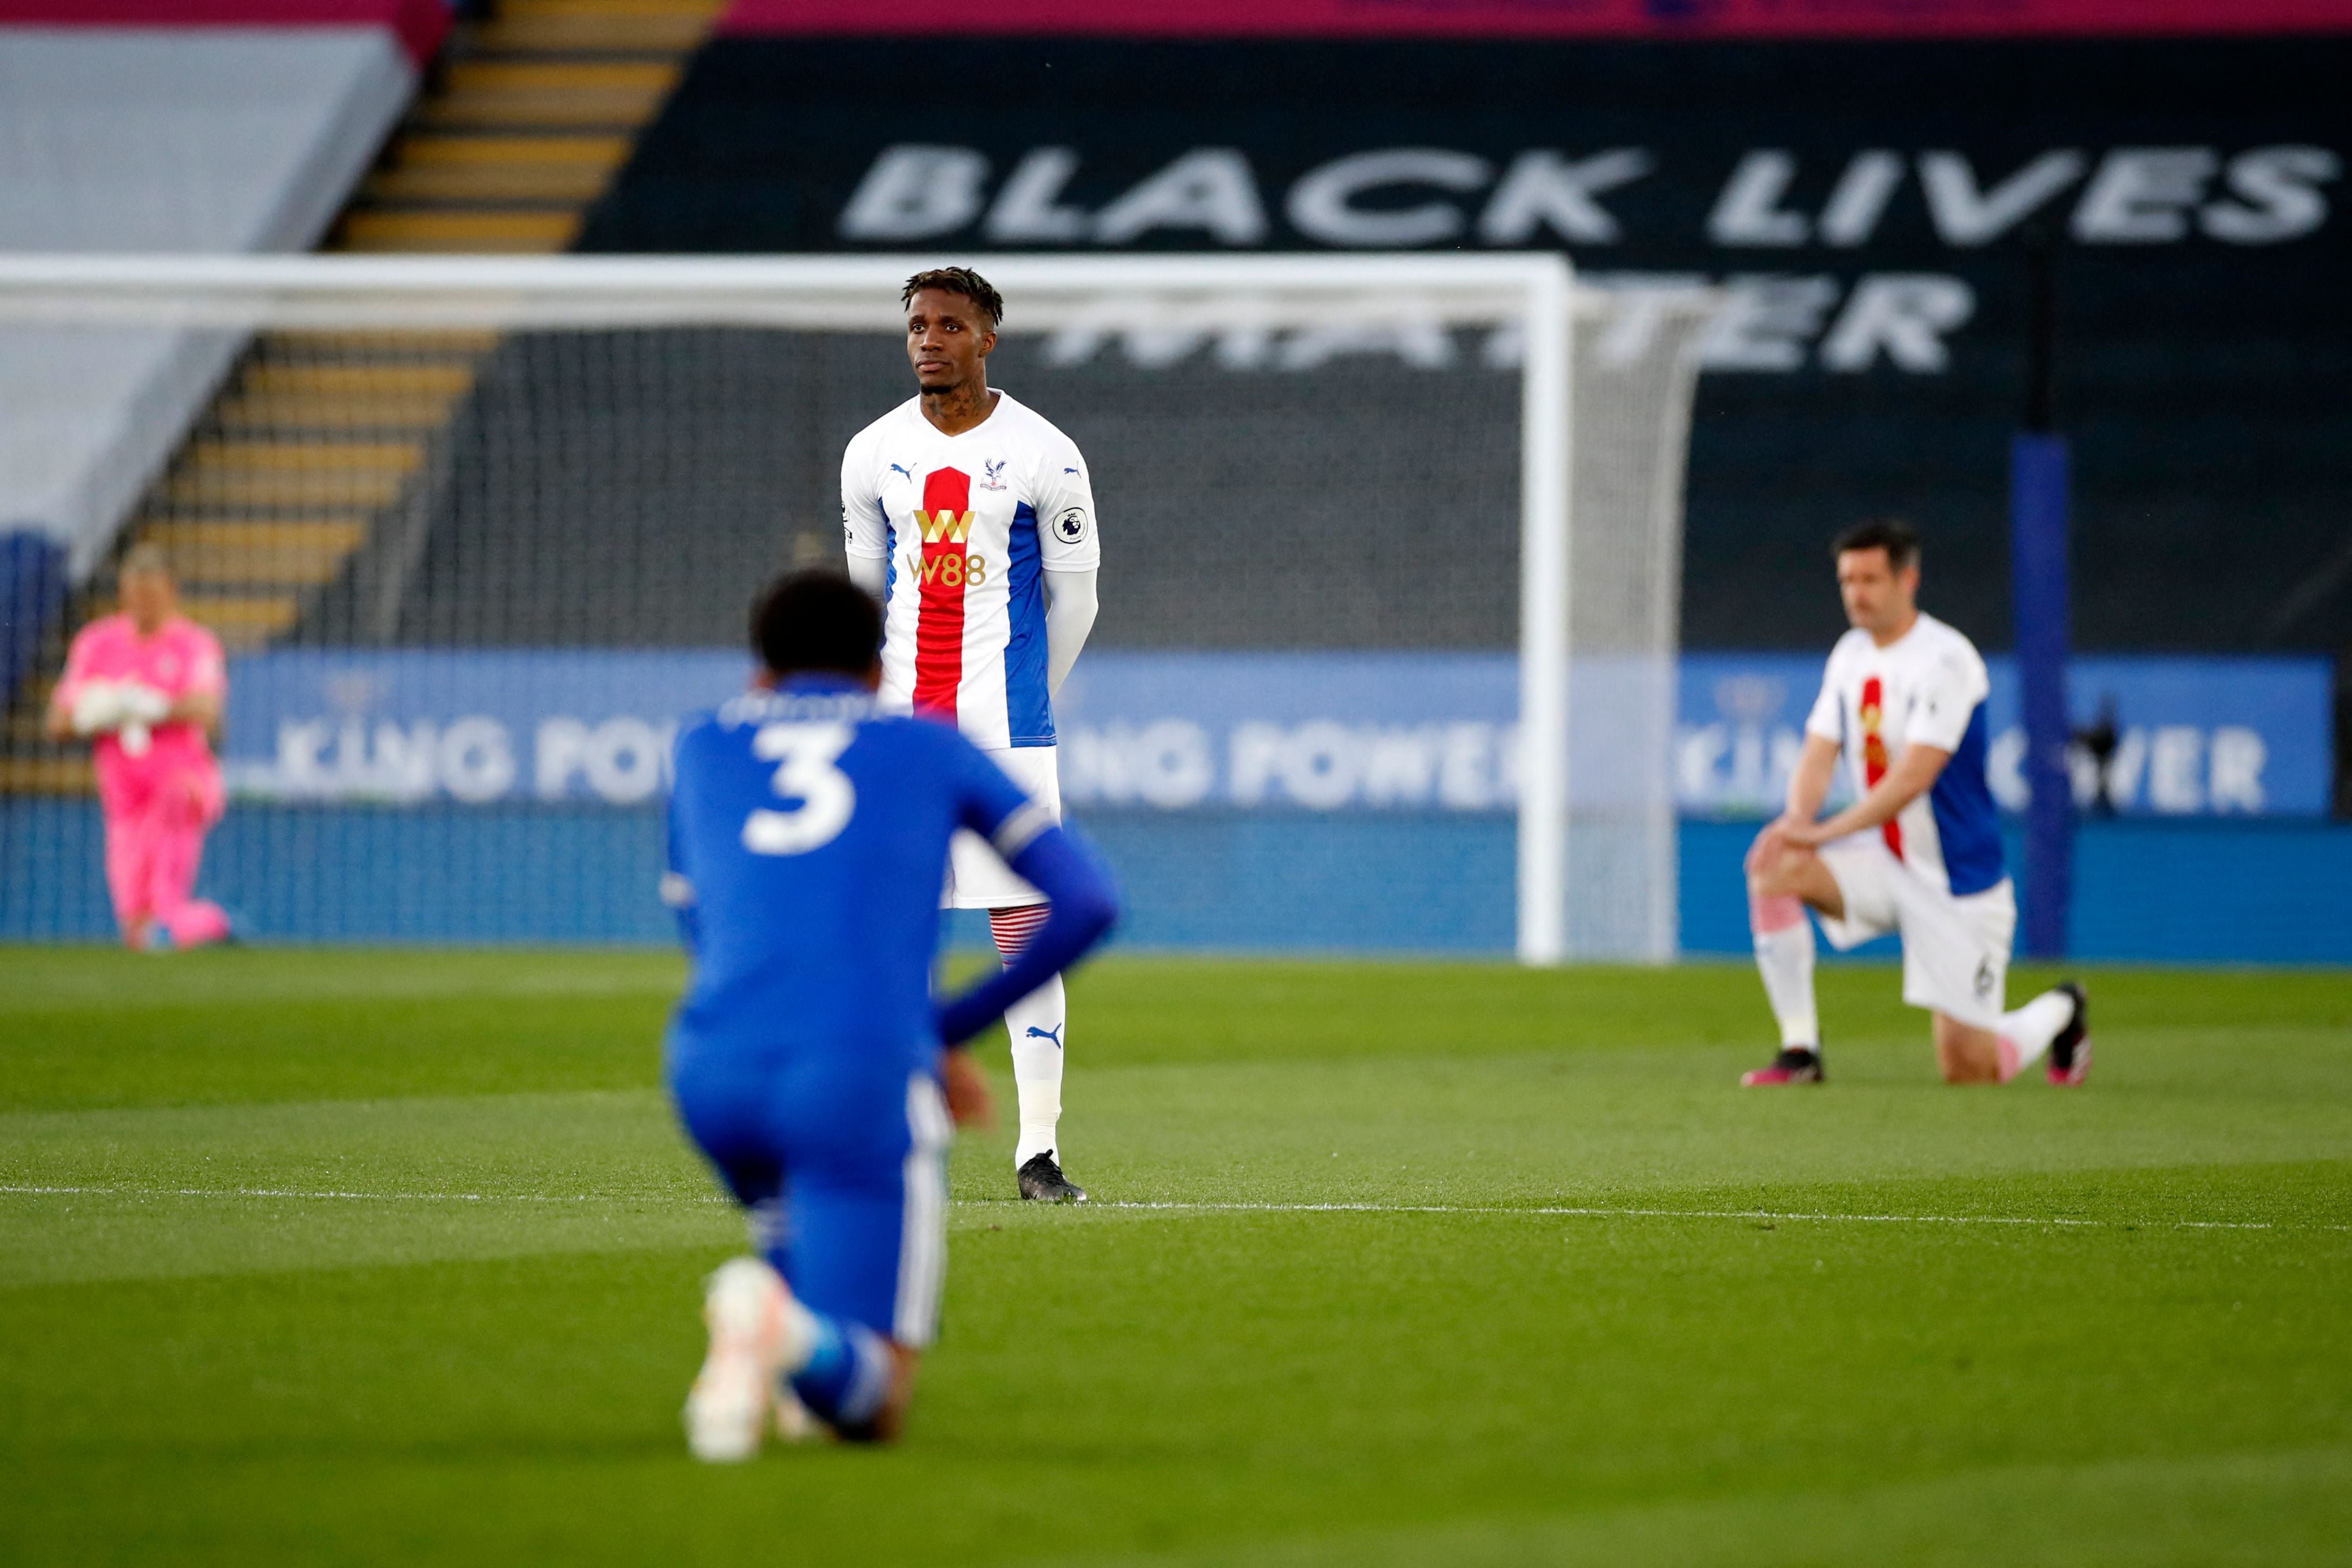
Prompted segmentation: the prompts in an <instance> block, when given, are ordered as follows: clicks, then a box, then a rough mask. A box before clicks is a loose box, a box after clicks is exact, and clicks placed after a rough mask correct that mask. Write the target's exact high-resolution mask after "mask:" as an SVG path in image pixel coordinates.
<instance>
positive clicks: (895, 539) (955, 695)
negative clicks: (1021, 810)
mask: <svg viewBox="0 0 2352 1568" xmlns="http://www.w3.org/2000/svg"><path fill="white" fill-rule="evenodd" d="M899 299H900V302H901V303H902V304H904V305H905V307H906V310H907V358H908V361H909V362H911V363H912V364H913V365H914V369H915V384H916V386H917V388H918V389H919V390H918V391H917V393H916V395H914V396H913V397H911V398H909V399H908V400H907V401H906V402H905V403H902V404H900V405H898V407H896V408H894V409H892V410H891V411H890V412H889V413H887V414H886V415H884V416H882V417H881V418H879V419H877V420H876V421H875V422H874V423H873V424H871V425H869V426H866V428H865V429H863V430H861V431H859V432H858V433H857V435H856V437H855V438H854V439H852V440H851V442H850V443H849V447H848V449H847V450H845V452H843V454H842V457H841V522H842V530H843V532H844V535H845V540H844V544H845V550H846V552H847V554H848V559H849V574H850V575H851V576H852V577H853V578H855V579H856V581H857V583H858V584H860V585H861V586H863V587H864V588H865V589H866V591H867V592H868V593H871V594H873V595H875V596H876V597H877V598H879V599H880V600H881V601H882V606H883V627H884V629H883V639H882V691H881V703H882V706H883V708H884V709H885V710H894V711H898V712H908V711H913V712H919V713H928V714H931V715H933V716H935V717H938V718H940V719H944V720H949V721H953V722H954V723H955V725H956V726H957V727H958V728H959V729H961V731H963V733H964V736H965V738H966V739H968V740H970V741H971V742H972V744H974V745H976V746H978V747H979V748H980V749H981V750H982V751H983V752H987V753H988V755H989V758H990V760H991V761H992V762H994V763H996V764H997V765H998V766H999V767H1001V768H1003V770H1004V772H1005V773H1007V774H1009V775H1010V776H1011V777H1012V779H1013V783H1015V784H1019V785H1020V786H1021V787H1022V788H1023V789H1024V790H1026V791H1028V792H1029V795H1030V797H1031V798H1032V799H1034V800H1036V801H1038V802H1040V803H1042V804H1043V805H1045V807H1046V808H1047V809H1049V810H1050V811H1052V812H1053V814H1054V816H1055V820H1057V821H1058V820H1059V819H1060V817H1061V814H1062V790H1061V781H1060V778H1059V775H1058V773H1057V772H1056V770H1055V736H1054V693H1055V691H1057V690H1059V689H1061V685H1062V681H1063V679H1064V678H1065V677H1066V676H1067V675H1068V674H1069V673H1070V667H1071V666H1072V665H1074V664H1076V662H1077V659H1078V650H1079V649H1080V648H1082V647H1085V646H1086V641H1087V632H1088V631H1089V630H1091V629H1092V627H1093V626H1094V623H1095V608H1096V599H1095V571H1096V568H1097V566H1098V565H1099V564H1100V563H1101V560H1102V547H1101V544H1100V542H1098V541H1097V538H1096V536H1095V500H1094V488H1093V486H1092V485H1091V484H1090V483H1089V482H1088V480H1087V464H1086V459H1085V458H1081V457H1080V456H1078V449H1077V447H1076V446H1075V445H1074V444H1072V442H1071V440H1070V438H1069V437H1066V436H1065V435H1063V434H1062V433H1061V432H1060V431H1059V430H1057V429H1055V427H1054V426H1052V425H1050V424H1048V423H1047V422H1046V421H1045V418H1044V417H1043V416H1040V415H1038V414H1036V413H1035V412H1034V411H1033V410H1031V409H1029V408H1027V407H1025V406H1024V405H1022V404H1020V403H1017V402H1015V401H1014V400H1013V397H1012V396H1011V395H1008V394H1006V393H1004V392H1002V391H998V390H995V389H992V388H991V387H990V386H989V384H988V363H987V361H988V354H989V351H991V350H992V349H993V348H994V347H995V346H996V327H997V323H998V322H999V321H1002V320H1003V316H1004V300H1003V298H1002V297H1001V296H1000V295H999V294H998V293H997V292H996V290H995V289H992V288H991V287H990V286H989V284H988V281H987V279H983V278H982V277H981V276H980V274H978V273H977V272H974V271H972V270H971V269H970V268H963V267H945V268H937V269H935V270H932V271H929V272H919V273H917V274H916V275H915V276H914V277H912V278H909V279H907V285H906V288H905V289H903V290H902V291H901V292H900V295H899ZM945 902H946V904H947V906H948V907H949V908H951V909H961V910H988V911H989V929H990V931H991V932H992V935H993V936H994V937H995V939H996V947H997V951H998V952H999V953H1001V954H1002V955H1003V959H1004V962H1005V963H1008V964H1010V963H1012V962H1013V958H1014V957H1015V956H1016V955H1017V954H1018V953H1019V952H1021V949H1022V948H1023V946H1024V945H1025V944H1026V943H1027V942H1028V941H1029V939H1030V937H1031V936H1033V935H1034V934H1035V932H1036V931H1037V929H1038V928H1039V927H1040V926H1042V925H1043V924H1044V923H1045V912H1046V906H1045V896H1044V895H1043V894H1041V893H1039V892H1038V891H1037V889H1034V888H1033V887H1031V886H1030V885H1029V884H1028V883H1026V882H1024V881H1023V880H1022V879H1020V878H1018V877H1016V876H1014V875H1013V873H1012V871H1011V870H1009V869H1008V868H1006V867H1005V865H1004V863H1003V861H1002V860H1000V859H998V858H997V857H996V855H995V853H994V852H993V851H992V850H991V849H990V848H989V847H988V846H987V845H986V844H984V843H982V841H981V840H980V839H978V838H976V837H973V836H972V835H971V834H969V833H961V834H958V835H957V836H956V839H955V843H954V845H953V847H952V848H951V850H950V864H949V869H948V885H947V891H946V894H945ZM1004 1028H1005V1032H1006V1033H1007V1034H1008V1035H1010V1036H1011V1037H1012V1040H1013V1086H1014V1088H1015V1089H1017V1090H1018V1093H1019V1099H1020V1108H1021V1137H1020V1142H1019V1143H1018V1144H1017V1145H1016V1146H1015V1147H1014V1150H1013V1169H1014V1177H1015V1181H1016V1183H1017V1184H1018V1186H1019V1189H1020V1193H1021V1195H1022V1196H1023V1197H1024V1198H1032V1199H1036V1200H1038V1201H1040V1202H1045V1203H1084V1202H1086V1201H1087V1194H1086V1189H1084V1188H1083V1187H1080V1186H1078V1185H1076V1184H1075V1183H1073V1182H1071V1181H1070V1180H1069V1178H1068V1177H1067V1176H1066V1175H1064V1174H1063V1172H1062V1161H1061V1148H1060V1143H1059V1135H1058V1132H1057V1128H1058V1125H1059V1123H1060V1121H1061V1116H1062V1052H1063V1047H1064V1045H1065V1044H1066V1038H1065V1030H1066V1005H1065V1002H1064V999H1063V991H1062V982H1061V981H1060V979H1059V978H1055V979H1053V980H1049V981H1047V982H1046V983H1045V984H1044V985H1042V986H1040V987H1039V988H1038V989H1037V990H1035V991H1034V992H1032V993H1031V994H1029V996H1028V997H1027V998H1026V999H1025V1000H1024V1001H1022V1002H1019V1003H1016V1004H1015V1005H1013V1008H1012V1009H1011V1010H1010V1011H1009V1012H1007V1013H1006V1014H1005V1016H1004Z"/></svg>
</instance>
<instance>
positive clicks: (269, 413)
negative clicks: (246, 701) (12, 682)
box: [0, 0, 726, 794]
mask: <svg viewBox="0 0 2352 1568" xmlns="http://www.w3.org/2000/svg"><path fill="white" fill-rule="evenodd" d="M725 8H726V0H497V4H495V5H493V6H492V7H490V8H489V12H488V15H487V16H484V17H483V18H482V19H480V20H478V21H475V22H471V23H467V24H462V25H460V26H458V28H457V30H456V31H455V33H454V34H453V35H452V37H451V38H450V40H449V43H448V45H447V46H446V48H445V50H444V53H443V56H442V58H441V60H440V62H439V63H438V65H437V66H436V69H435V71H434V73H433V76H432V79H430V81H429V82H428V85H427V87H426V89H425V91H424V92H423V93H422V94H421V95H420V96H419V98H418V100H417V101H416V103H415V105H414V106H413V107H412V108H411V110H410V111H409V113H408V115H407V117H406V119H405V120H404V121H403V123H402V125H401V127H400V129H399V131H398V132H396V133H395V134H394V137H393V138H392V140H391V142H390V143H389V145H388V146H387V147H386V149H385V152H384V153H383V157H382V158H381V159H380V160H379V161H378V163H377V167H376V168H375V169H374V171H373V172H372V173H371V174H369V176H368V177H367V179H366V180H365V182H364V183H363V184H362V186H361V188H360V189H359V191H358V192H357V193H356V194H355V195H354V196H353V198H352V201H351V202H350V204H349V205H348V206H347V207H346V208H345V210H344V212H343V214H342V216H341V217H340V218H339V219H338V220H337V222H336V224H335V226H334V229H333V231H332V233H331V237H330V239H329V241H328V243H327V245H326V246H325V247H324V248H326V249H329V250H340V251H350V252H378V253H381V252H387V251H407V252H434V253H446V252H453V251H474V252H499V253H517V252H523V253H547V252H553V251H561V250H563V249H566V248H568V247H570V246H571V244H572V240H573V238H574V237H575V236H576V235H577V234H578V233H579V230H580V226H581V223H582V220H583V217H584V216H585V215H586V213H587V210H588V208H589V206H590V205H592V204H593V202H594V201H595V200H596V199H597V198H598V197H599V196H600V195H603V194H604V188H605V186H606V184H608V183H609V182H610V180H611V179H612V177H613V175H614V172H615V171H617V170H618V169H619V168H620V167H621V165H622V164H623V163H625V161H626V160H627V158H628V156H629V153H630V151H631V149H632V148H633V147H634V146H635V142H636V138H637V136H638V135H639V134H640V133H641V132H643V130H644V129H645V128H646V126H647V125H649V124H650V123H651V122H652V121H653V120H654V118H655V117H656V115H657V114H658V113H659V112H660V110H661V107H662V105H663V103H664V102H665V100H667V98H668V96H669V94H670V92H671V90H672V89H674V88H675V87H676V86H677V80H678V79H679V77H680V75H681V74H682V72H683V71H684V68H685V64H686V61H687V58H688V57H689V56H690V55H691V54H692V53H693V51H694V50H695V49H696V48H697V47H699V45H700V44H701V42H702V40H703V38H704V37H705V36H706V35H707V34H708V33H709V30H710V28H711V26H712V25H713V24H714V23H715V22H716V21H717V20H718V18H719V15H720V13H721V12H723V11H724V10H725ZM497 345H498V338H497V335H496V334H495V333H490V332H446V333H441V334H434V335H422V334H417V333H404V334H401V335H400V336H399V338H398V339H396V340H395V339H393V338H389V337H387V338H383V339H380V340H373V341H372V340H370V339H368V338H366V337H364V336H361V335H354V334H349V333H342V334H327V333H320V332H307V333H306V332H287V331H280V332H271V333H268V334H265V335H264V336H263V337H261V338H260V339H258V340H257V341H256V342H254V343H253V344H251V345H250V346H249V347H248V348H247V351H246V353H244V354H243V355H242V356H241V358H240V359H239V361H238V363H237V364H236V368H235V369H234V370H233V371H232V372H231V373H230V374H229V375H228V376H227V378H226V380H225V382H224V383H223V384H222V387H221V389H220V391H219V392H218V393H217V394H216V395H215V397H214V399H213V402H212V404H211V405H210V407H209V408H207V409H206V411H205V414H204V416H202V417H201V418H200V419H198V420H197V422H196V423H195V425H194V426H193V427H192V428H191V430H190V431H189V434H188V437H187V439H186V440H185V441H184V443H183V444H182V446H181V448H180V450H179V451H178V453H177V454H175V455H174V457H173V459H172V462H171V463H170V465H169V466H168V468H166V470H165V472H164V473H163V476H162V477H161V478H160V479H158V480H157V481H156V482H155V484H154V485H153V486H152V487H151V489H149V491H148V494H147V497H146V499H145V500H144V501H143V502H142V505H141V507H140V509H139V510H138V511H137V512H136V513H134V514H133V516H132V518H131V521H130V522H129V523H128V524H127V525H126V526H125V527H124V528H123V530H122V531H121V537H120V540H119V542H118V543H119V550H127V549H128V548H129V547H130V546H131V545H132V544H135V543H140V542H154V543H157V544H161V545H163V547H164V548H165V549H166V551H167V552H169V553H170V555H171V558H172V560H173V566H174V570H175V572H176V574H178V576H179V579H180V585H181V597H182V607H183V609H184V613H185V614H187V615H188V616H190V617H191V618H192V619H194V620H195V621H197V622H199V623H201V624H203V625H205V626H209V627H210V628H211V629H212V630H213V631H214V632H215V634H216V635H217V636H218V637H220V639H221V642H222V644H223V645H224V646H225V647H226V649H227V650H228V651H229V652H230V653H231V654H236V653H239V652H249V651H252V650H254V649H257V648H260V647H266V646H268V645H269V644H270V643H272V642H274V641H278V640H280V639H282V638H285V637H289V635H291V634H294V633H295V632H296V630H297V628H298V626H299V624H300V623H301V621H302V619H303V615H304V610H305V607H306V605H310V603H312V602H314V601H315V600H317V599H318V598H319V597H320V595H322V594H324V593H325V592H327V591H328V590H329V589H330V588H331V585H333V584H335V583H336V582H337V581H338V580H339V579H340V578H341V577H342V576H343V575H344V574H345V572H346V569H347V566H348V564H349V563H351V562H352V559H353V557H354V556H355V555H356V554H357V553H358V552H361V551H362V548H363V547H364V546H365V545H366V544H367V543H368V542H369V540H370V538H371V535H372V533H373V531H375V529H376V528H377V526H378V525H379V524H380V523H381V522H383V521H384V520H385V519H386V518H387V517H390V516H394V515H396V514H397V513H398V512H399V510H400V509H401V506H402V502H403V500H404V497H405V496H406V495H407V493H408V491H409V490H410V489H411V488H412V485H413V484H414V482H415V480H416V479H418V478H419V476H420V475H422V474H424V473H425V472H426V471H427V468H428V463H429V458H430V454H431V453H432V451H433V449H434V447H435V443H436V440H437V439H438V438H439V437H441V435H442V434H443V432H444V431H445V430H446V427H447V426H448V425H449V422H450V420H451V418H452V416H453V415H454V414H455V412H456V411H457V409H458V408H459V407H461V406H462V405H463V403H464V401H465V398H466V396H467V394H468V393H469V392H470V391H471V390H472V388H473V385H474V381H475V378H476V375H477V374H478V368H479V366H480V365H481V363H482V362H483V360H484V358H485V356H487V355H488V354H489V353H491V352H492V351H493V350H494V349H495V348H496V347H497ZM112 576H113V574H112V571H111V568H110V567H108V568H104V569H101V570H100V572H99V573H98V574H95V575H94V576H93V577H92V579H91V580H90V582H89V584H86V585H85V588H84V590H83V591H82V592H80V593H79V594H77V595H75V596H74V600H73V603H72V604H71V605H70V607H69V611H68V616H67V617H66V619H67V623H68V625H67V627H66V628H61V629H60V630H59V632H58V635H56V636H55V637H52V638H50V639H49V645H48V646H47V647H45V648H44V649H43V654H42V657H41V658H40V660H39V662H38V664H37V668H36V670H35V673H34V675H33V677H32V678H31V679H28V680H27V681H26V683H25V684H24V685H23V686H21V687H20V688H19V689H17V691H16V694H15V699H16V700H15V701H14V702H13V704H11V706H10V709H9V710H8V714H7V720H6V722H7V726H8V731H9V734H8V743H7V745H6V746H5V747H4V748H0V752H5V755H0V789H5V790H9V791H21V792H32V793H42V794H47V793H64V792H73V793H79V792H81V791H85V790H87V789H89V787H90V782H89V763H88V760H87V757H86V755H85V754H84V753H83V752H81V750H80V749H79V748H78V747H77V748H59V747H53V746H50V745H48V744H47V742H44V740H43V739H42V736H41V715H42V712H43V710H44V709H45V707H46V705H47V700H48V695H49V692H50V691H51V690H52V689H53V688H54V686H55V684H56V680H57V676H58V670H59V668H61V666H62V664H63V662H64V649H65V632H66V630H68V629H70V628H71V627H74V626H80V625H82V624H83V623H85V622H87V621H89V620H90V619H92V618H94V617H96V616H101V615H105V614H108V613H109V612H110V611H111V609H112V608H113V590H112Z"/></svg>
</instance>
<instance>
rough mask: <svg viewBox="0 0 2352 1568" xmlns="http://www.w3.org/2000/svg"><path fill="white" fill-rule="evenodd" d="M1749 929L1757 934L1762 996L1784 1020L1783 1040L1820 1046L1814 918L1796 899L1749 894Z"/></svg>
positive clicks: (1812, 1047) (1783, 1042) (1808, 1046)
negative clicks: (1814, 1005) (1815, 1009)
mask: <svg viewBox="0 0 2352 1568" xmlns="http://www.w3.org/2000/svg"><path fill="white" fill-rule="evenodd" d="M1748 930H1749V931H1750V932H1751V933H1753V934H1754V936H1755V938H1756V968H1757V972H1758V973H1760V974H1762V975H1763V976H1764V996H1765V999H1766V1000H1767V1001H1769V1002H1770V1003H1771V1004H1772V1016H1773V1017H1775V1018H1777V1019H1779V1020H1780V1044H1781V1045H1783V1046H1786V1047H1802V1048H1803V1049H1805V1050H1809V1051H1817V1050H1819V1049H1821V1046H1822V1025H1821V1017H1820V1015H1819V1014H1817V1013H1816V1012H1815V1011H1814V1007H1813V922H1812V921H1809V920H1807V919H1806V918H1805V906H1804V904H1803V903H1802V902H1801V901H1800V900H1796V899H1759V898H1753V897H1751V898H1750V899H1749V900H1748Z"/></svg>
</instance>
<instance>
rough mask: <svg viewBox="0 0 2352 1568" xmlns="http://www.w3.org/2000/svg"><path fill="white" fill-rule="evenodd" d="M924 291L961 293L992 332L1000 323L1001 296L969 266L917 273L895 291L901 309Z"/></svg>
mask: <svg viewBox="0 0 2352 1568" xmlns="http://www.w3.org/2000/svg"><path fill="white" fill-rule="evenodd" d="M923 289H938V290H939V291H940V293H942V294H961V295H962V296H963V297H964V298H965V299H967V300H971V302H972V303H973V304H974V305H975V306H977V307H978V308H979V310H980V313H981V314H982V315H983V316H986V317H987V318H988V324H989V326H990V328H991V329H992V330H993V329H994V328H995V326H996V324H997V323H998V322H1000V321H1003V320H1004V296H1003V295H1002V294H1000V293H998V292H997V291H996V290H995V289H993V288H992V287H991V286H990V284H989V281H988V279H985V278H982V276H981V275H980V274H979V273H977V272H974V271H973V270H972V269H971V268H969V267H934V268H931V269H930V270H929V271H928V272H918V273H916V274H915V275H914V276H913V277H912V278H909V279H907V286H906V287H905V288H904V289H899V290H898V305H899V308H900V309H901V310H903V309H905V308H906V307H907V306H908V305H911V304H913V303H914V302H915V296H916V295H917V294H918V293H920V292H921V291H922V290H923Z"/></svg>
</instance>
